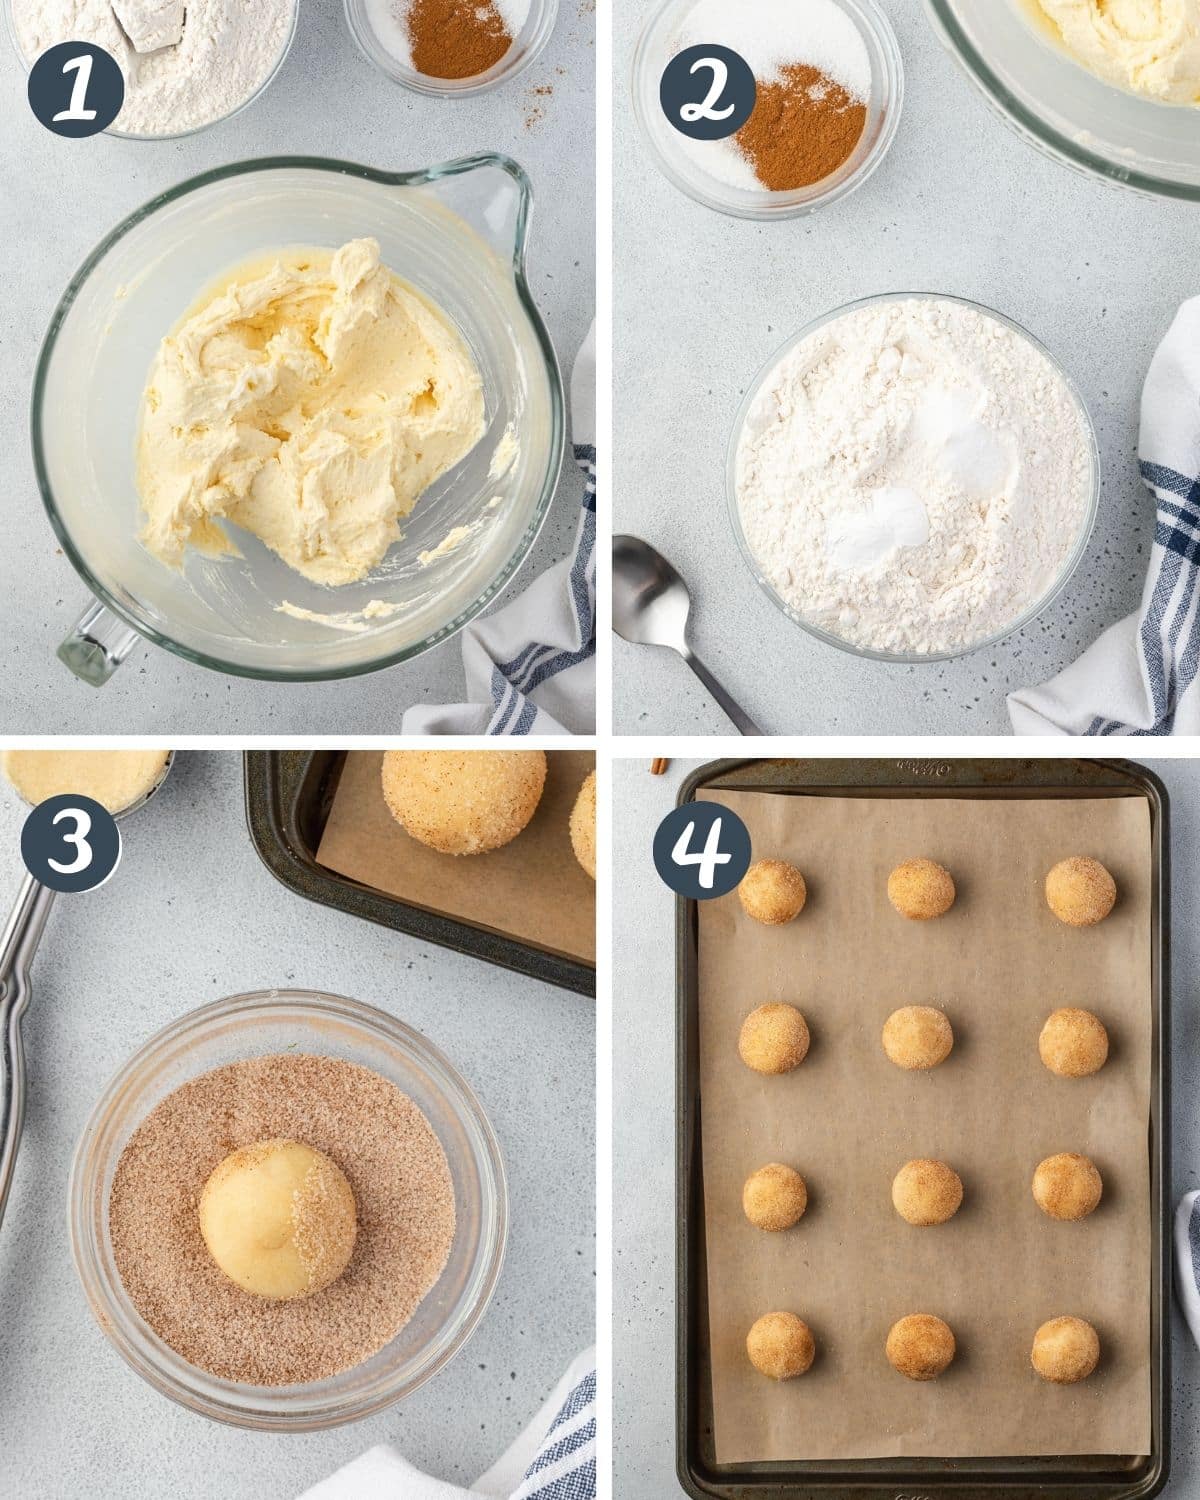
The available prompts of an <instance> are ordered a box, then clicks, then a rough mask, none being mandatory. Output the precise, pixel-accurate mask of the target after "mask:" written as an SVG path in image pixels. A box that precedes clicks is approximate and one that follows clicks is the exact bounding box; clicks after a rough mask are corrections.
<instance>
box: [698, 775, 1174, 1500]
mask: <svg viewBox="0 0 1200 1500" xmlns="http://www.w3.org/2000/svg"><path fill="white" fill-rule="evenodd" d="M701 790H703V791H704V792H705V793H707V794H719V792H720V791H722V790H729V791H734V790H736V791H753V792H767V793H772V792H774V793H778V794H781V795H787V794H788V793H795V794H803V795H805V796H814V795H816V796H820V795H828V796H836V797H875V798H894V797H939V796H942V797H951V798H956V799H960V800H961V799H963V798H964V797H967V798H974V797H979V798H1020V799H1024V800H1028V799H1031V798H1036V797H1039V796H1044V797H1047V798H1055V799H1064V798H1067V799H1069V798H1074V797H1080V798H1097V797H1110V796H1111V797H1139V798H1142V799H1143V800H1145V801H1146V803H1147V805H1148V808H1149V812H1150V825H1151V841H1152V851H1151V863H1152V893H1151V901H1152V963H1151V968H1152V1006H1153V1012H1154V1014H1153V1042H1152V1072H1153V1077H1152V1080H1151V1128H1150V1136H1149V1142H1148V1148H1149V1149H1148V1169H1149V1174H1150V1186H1151V1214H1152V1219H1153V1224H1152V1255H1151V1263H1152V1267H1153V1276H1152V1283H1153V1284H1152V1287H1151V1340H1152V1351H1151V1406H1152V1414H1151V1422H1152V1441H1151V1452H1150V1453H1149V1455H1147V1456H1144V1457H1140V1458H1114V1457H1106V1456H1089V1457H1081V1458H1064V1457H1053V1458H1023V1459H1003V1458H1002V1459H978V1458H973V1459H904V1460H901V1459H894V1458H893V1459H886V1460H881V1459H866V1460H853V1461H844V1462H821V1463H814V1462H794V1461H792V1462H788V1463H745V1464H738V1465H725V1466H721V1465H718V1464H717V1463H716V1462H715V1460H714V1456H713V1439H712V1420H711V1419H712V1409H711V1366H710V1362H709V1350H708V1330H709V1317H708V1306H707V1280H708V1277H707V1263H706V1258H705V1246H704V1196H703V1181H704V1178H703V1152H702V1146H701V1131H700V1106H701V1101H700V1098H699V1057H698V1030H699V1028H698V1008H697V970H698V964H697V933H698V927H697V920H696V909H695V907H694V905H693V904H692V903H687V902H683V901H680V902H679V903H678V949H679V969H678V994H677V1004H678V1056H677V1074H678V1077H677V1086H678V1102H679V1111H678V1118H679V1127H678V1143H677V1144H678V1177H677V1201H678V1245H677V1275H678V1372H677V1374H678V1385H677V1419H678V1430H677V1451H678V1467H679V1474H680V1479H681V1482H682V1483H683V1485H684V1488H685V1489H686V1490H687V1491H688V1492H689V1493H690V1494H692V1495H696V1496H708V1495H715V1496H721V1497H726V1496H728V1497H749V1496H764V1497H765V1496H770V1497H775V1500H784V1497H793V1496H795V1497H799V1496H801V1495H803V1496H805V1497H814V1500H816V1497H824V1496H830V1497H833V1496H837V1497H841V1500H846V1497H851V1496H854V1497H858V1496H862V1497H867V1496H871V1497H878V1496H884V1495H890V1496H893V1497H897V1500H898V1497H900V1496H905V1497H908V1500H918V1497H920V1496H922V1495H925V1494H930V1495H933V1494H936V1495H937V1496H938V1497H939V1500H941V1497H955V1496H963V1497H966V1496H978V1495H980V1494H982V1493H985V1492H986V1493H987V1494H989V1495H993V1496H1004V1497H1016V1496H1022V1497H1024V1496H1029V1497H1032V1496H1034V1495H1039V1496H1043V1497H1044V1496H1046V1495H1047V1494H1050V1493H1053V1494H1054V1495H1061V1496H1064V1497H1069V1500H1083V1497H1085V1496H1087V1497H1088V1500H1108V1497H1113V1500H1115V1497H1132V1496H1150V1495H1152V1494H1155V1493H1157V1491H1158V1490H1159V1489H1160V1488H1161V1487H1162V1485H1163V1484H1164V1483H1165V1482H1166V1475H1167V1458H1168V1454H1167V1449H1168V1443H1169V1431H1170V1424H1169V1417H1168V1392H1169V1389H1170V1383H1169V1378H1168V1358H1169V1348H1168V1334H1169V1321H1168V1316H1167V1304H1166V1295H1167V1288H1168V1287H1169V1273H1168V1259H1167V1257H1168V1254H1169V1243H1170V1236H1169V1225H1168V1222H1167V1217H1168V1213H1169V1206H1168V1204H1167V1202H1166V1188H1167V1184H1168V1182H1169V1175H1168V1163H1169V1150H1168V1141H1167V1121H1168V1120H1169V1110H1168V1090H1169V1043H1168V1030H1169V1004H1168V989H1167V962H1166V942H1167V933H1168V912H1167V900H1168V892H1169V881H1168V808H1167V798H1166V793H1165V791H1164V789H1163V788H1162V786H1161V784H1160V783H1159V782H1158V781H1157V779H1156V778H1155V777H1154V776H1153V775H1152V774H1151V773H1149V772H1147V771H1145V770H1144V769H1143V768H1141V767H1139V766H1135V765H1132V764H1130V763H1127V762H1095V761H1076V760H1052V761H1051V760H1044V761H1032V760H1004V761H983V760H979V761H842V760H822V761H780V760H770V761H725V762H719V763H716V764H714V765H711V766H708V767H705V768H703V769H702V770H700V771H698V772H696V773H695V774H693V776H692V777H690V778H689V780H688V781H687V783H686V784H685V786H684V787H683V789H682V791H681V793H680V801H681V802H687V801H690V800H693V799H694V798H695V797H696V795H697V793H698V792H700V791H701Z"/></svg>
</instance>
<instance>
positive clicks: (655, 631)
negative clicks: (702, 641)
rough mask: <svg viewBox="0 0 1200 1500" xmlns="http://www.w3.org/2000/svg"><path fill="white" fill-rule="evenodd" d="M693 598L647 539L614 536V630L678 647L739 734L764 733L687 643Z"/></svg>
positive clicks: (646, 642)
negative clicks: (735, 726) (645, 540)
mask: <svg viewBox="0 0 1200 1500" xmlns="http://www.w3.org/2000/svg"><path fill="white" fill-rule="evenodd" d="M691 608H692V598H691V595H690V594H689V593H688V587H687V584H686V583H684V581H683V579H682V578H681V577H680V576H679V574H678V573H677V572H676V571H675V569H674V568H673V567H672V566H671V564H670V563H669V562H668V561H667V559H666V558H665V557H664V556H663V555H662V553H661V552H657V551H655V549H654V548H653V547H652V546H651V545H650V543H649V542H643V541H642V539H641V538H640V537H636V536H615V537H613V572H612V616H613V629H614V630H615V631H616V632H617V634H618V635H619V636H620V637H621V638H622V639H623V640H626V641H631V642H632V643H633V644H634V645H635V646H666V647H667V648H668V649H669V650H671V651H677V652H678V653H679V655H680V656H682V657H683V659H684V661H685V662H687V664H688V666H689V667H691V669H692V671H693V672H695V674H696V676H697V677H698V678H699V679H700V681H701V682H702V683H703V684H704V686H705V687H706V688H707V689H708V691H709V692H710V693H711V694H712V696H713V697H714V698H715V699H716V700H717V702H718V703H719V704H720V705H721V707H722V708H723V709H724V710H725V712H726V713H727V714H728V715H729V717H730V718H731V719H732V720H733V722H734V723H735V724H736V725H737V727H738V731H739V732H740V733H741V734H757V735H761V734H762V733H763V731H762V730H761V729H760V728H759V727H758V725H757V724H756V723H755V722H754V720H753V719H752V718H751V717H750V715H749V714H748V713H746V712H745V711H744V710H743V709H741V708H740V707H739V706H738V705H737V704H736V703H735V702H734V701H733V699H732V698H731V697H730V696H729V694H728V693H727V692H726V691H725V689H724V688H723V687H722V686H721V684H720V683H719V682H718V681H717V679H716V678H715V677H714V676H713V675H712V673H711V672H710V671H709V670H708V668H707V667H706V666H705V665H704V663H703V662H702V661H701V660H700V658H699V657H698V656H696V654H695V653H694V652H693V651H692V648H691V646H690V645H689V644H688V638H687V626H688V615H689V614H690V612H691Z"/></svg>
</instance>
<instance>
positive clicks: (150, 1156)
mask: <svg viewBox="0 0 1200 1500" xmlns="http://www.w3.org/2000/svg"><path fill="white" fill-rule="evenodd" d="M277 1136H283V1137H288V1138H290V1139H293V1140H298V1141H303V1142H304V1143H305V1144H306V1145H309V1146H313V1147H315V1148H316V1149H317V1150H318V1151H323V1152H325V1153H326V1155H328V1156H330V1157H331V1158H332V1159H333V1160H334V1161H335V1162H336V1163H337V1164H338V1166H339V1167H341V1169H342V1171H343V1172H344V1173H345V1174H346V1176H347V1178H348V1179H349V1182H350V1186H351V1188H352V1189H353V1191H354V1197H355V1200H356V1203H357V1205H358V1238H357V1241H356V1242H355V1247H354V1255H353V1257H352V1259H351V1261H350V1264H349V1266H348V1267H347V1268H346V1270H345V1272H344V1273H343V1275H342V1276H341V1277H340V1278H339V1280H337V1281H336V1282H334V1284H333V1285H332V1286H330V1287H327V1288H326V1289H325V1290H324V1291H322V1292H318V1293H316V1294H315V1295H313V1296H311V1297H304V1298H301V1299H299V1300H298V1301H295V1302H271V1301H267V1300H266V1299H263V1298H259V1297H255V1296H253V1295H251V1294H250V1293H248V1292H244V1291H242V1290H241V1289H240V1288H239V1287H237V1286H235V1285H234V1283H233V1282H232V1281H230V1280H228V1278H227V1277H226V1276H224V1274H223V1273H222V1272H221V1271H219V1270H218V1269H217V1267H216V1265H215V1264H214V1262H213V1260H212V1259H211V1257H210V1256H209V1253H208V1250H207V1248H206V1246H205V1244H204V1240H203V1239H202V1237H201V1234H200V1224H199V1218H198V1213H197V1206H198V1204H199V1201H200V1194H201V1191H202V1190H203V1187H204V1184H205V1182H206V1181H207V1180H208V1177H209V1174H210V1173H211V1172H212V1171H213V1169H214V1168H215V1167H216V1166H217V1165H218V1163H220V1162H221V1161H222V1160H223V1159H224V1158H225V1157H226V1156H227V1155H228V1154H229V1153H230V1152H231V1151H234V1150H237V1149H238V1148H240V1147H245V1146H250V1145H253V1144H254V1143H255V1142H256V1141H262V1140H268V1139H271V1138H272V1137H277ZM454 1229H455V1219H454V1187H453V1183H452V1181H451V1177H450V1169H449V1166H448V1164H447V1161H446V1155H445V1152H444V1151H443V1150H442V1146H441V1143H440V1141H439V1140H438V1138H437V1136H436V1135H435V1134H434V1131H433V1128H432V1127H431V1126H430V1124H429V1121H428V1120H427V1119H426V1118H425V1116H424V1115H423V1114H422V1112H421V1111H420V1109H418V1108H417V1106H416V1104H414V1103H413V1101H412V1100H411V1099H410V1098H408V1097H407V1095H405V1094H402V1093H401V1092H400V1090H399V1089H398V1088H396V1087H395V1085H394V1084H392V1083H389V1082H388V1080H387V1079H386V1078H383V1077H381V1076H380V1075H379V1074H378V1073H373V1072H371V1071H370V1069H368V1068H362V1067H359V1066H357V1065H356V1064H354V1063H349V1062H345V1061H343V1060H342V1059H340V1058H333V1057H317V1056H310V1055H306V1054H303V1053H296V1054H277V1055H273V1056H268V1057H255V1058H248V1059H246V1060H245V1061H243V1062H238V1063H232V1064H230V1065H229V1066H227V1067H223V1068H216V1069H214V1070H213V1071H212V1072H209V1073H203V1074H201V1075H200V1077H198V1078H194V1079H192V1080H191V1081H190V1082H188V1083H185V1084H183V1085H182V1087H180V1088H178V1089H176V1090H175V1092H174V1093H172V1094H169V1095H168V1096H167V1097H166V1098H165V1099H163V1100H162V1101H161V1102H160V1103H159V1104H157V1105H156V1106H155V1108H154V1109H153V1110H151V1112H150V1113H149V1114H148V1115H147V1116H146V1118H145V1120H143V1122H142V1123H141V1125H139V1126H138V1128H137V1130H136V1131H135V1132H134V1133H133V1135H132V1136H131V1137H130V1140H129V1144H128V1145H127V1146H126V1147H125V1150H124V1151H123V1152H122V1153H121V1159H120V1161H119V1162H118V1163H117V1170H116V1174H115V1176H114V1178H113V1185H112V1193H111V1196H110V1199H109V1231H110V1235H111V1238H112V1247H113V1254H114V1256H115V1259H116V1264H117V1270H118V1271H119V1273H120V1276H121V1280H122V1282H123V1283H124V1285H125V1290H126V1291H127V1292H128V1294H129V1296H130V1298H131V1299H132V1301H133V1304H134V1306H135V1307H136V1308H137V1310H138V1312H140V1313H141V1315H142V1317H143V1318H145V1320H146V1322H147V1323H149V1325H150V1326H151V1328H153V1329H154V1331H155V1332H156V1333H157V1334H158V1336H159V1337H160V1338H162V1339H163V1340H164V1341H165V1342H166V1343H168V1344H169V1345H170V1346H171V1348H172V1349H174V1350H175V1351H176V1353H178V1354H180V1355H182V1356H183V1358H184V1359H186V1360H188V1361H189V1362H190V1363H191V1364H194V1365H198V1366H199V1367H200V1368H201V1369H204V1370H207V1371H209V1372H210V1373H211V1374H213V1375H217V1376H221V1377H223V1378H224V1379H226V1380H236V1381H241V1382H245V1383H247V1384H251V1385H266V1386H280V1385H298V1384H301V1383H303V1382H306V1381H310V1380H321V1379H324V1378H326V1377H328V1376H330V1375H334V1374H336V1373H337V1372H338V1371H340V1370H346V1369H349V1368H351V1367H352V1366H354V1365H357V1364H361V1363H362V1362H363V1361H364V1360H366V1359H369V1358H370V1357H371V1355H373V1354H375V1353H377V1352H378V1351H379V1350H380V1349H382V1348H383V1347H384V1345H385V1344H387V1343H388V1342H389V1341H390V1340H391V1339H392V1338H393V1337H394V1336H395V1335H396V1334H397V1333H398V1332H399V1330H400V1329H401V1328H403V1327H404V1325H405V1324H406V1323H407V1322H408V1321H409V1319H410V1318H411V1317H412V1315H413V1313H414V1311H415V1310H416V1308H417V1305H418V1304H419V1303H420V1301H421V1299H422V1298H423V1297H424V1296H425V1295H426V1293H427V1292H428V1291H429V1290H430V1288H431V1287H432V1286H433V1285H434V1283H435V1282H436V1281H437V1279H438V1277H439V1276H440V1275H441V1272H442V1268H443V1267H444V1266H445V1264H446V1259H447V1257H448V1255H449V1253H450V1246H451V1242H452V1241H453V1239H454Z"/></svg>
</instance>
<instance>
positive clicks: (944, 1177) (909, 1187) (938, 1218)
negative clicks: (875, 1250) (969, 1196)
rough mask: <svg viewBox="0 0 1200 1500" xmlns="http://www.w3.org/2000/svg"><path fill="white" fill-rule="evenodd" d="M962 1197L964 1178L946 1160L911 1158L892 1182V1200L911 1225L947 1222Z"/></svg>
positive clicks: (959, 1204) (958, 1205) (952, 1215)
mask: <svg viewBox="0 0 1200 1500" xmlns="http://www.w3.org/2000/svg"><path fill="white" fill-rule="evenodd" d="M962 1200H963V1185H962V1179H961V1178H960V1177H959V1175H958V1173H957V1172H956V1171H955V1170H954V1169H953V1168H952V1167H948V1166H947V1165H946V1163H945V1162H944V1161H910V1162H908V1163H906V1164H905V1165H904V1166H903V1167H901V1168H900V1170H899V1171H898V1172H897V1173H896V1176H895V1179H894V1180H893V1182H892V1203H893V1204H894V1205H895V1208H896V1212H897V1213H898V1214H899V1215H900V1217H901V1218H902V1219H905V1220H907V1222H908V1223H909V1224H919V1225H922V1226H927V1225H930V1224H945V1223H946V1221H947V1220H948V1219H952V1218H953V1217H954V1215H955V1214H956V1213H957V1212H958V1210H959V1207H960V1206H961V1204H962Z"/></svg>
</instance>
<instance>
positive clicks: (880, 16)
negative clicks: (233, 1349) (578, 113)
mask: <svg viewBox="0 0 1200 1500" xmlns="http://www.w3.org/2000/svg"><path fill="white" fill-rule="evenodd" d="M695 3H696V0H661V3H660V4H659V6H658V8H657V9H656V10H653V11H651V12H650V15H649V17H648V19H647V21H646V24H645V26H644V28H643V30H642V34H641V36H640V37H639V38H638V44H637V48H636V50H635V52H634V57H633V109H634V114H635V116H636V117H637V121H638V124H639V125H640V126H641V129H642V134H643V136H644V137H645V140H646V143H647V145H648V146H649V147H650V151H651V154H652V155H653V157H654V160H655V163H656V164H657V166H658V168H659V170H660V171H661V172H662V173H663V175H664V176H665V177H666V178H667V180H668V181H669V182H673V183H674V184H675V186H676V187H677V188H679V189H680V190H681V191H682V192H685V193H686V194H687V195H688V197H689V198H694V199H695V200H696V202H697V203H703V204H704V206H705V207H706V208H712V209H716V210H717V212H718V213H723V214H731V215H732V216H733V217H734V218H739V219H764V220H769V219H793V218H796V217H798V216H799V215H801V214H807V213H812V212H813V210H815V209H818V208H823V207H824V206H825V205H826V204H828V203H835V202H836V201H837V200H838V199H839V198H844V197H845V196H846V195H847V194H848V193H851V192H853V191H854V189H855V188H857V187H861V186H862V184H863V183H864V182H866V180H867V178H868V177H870V175H871V174H872V172H874V170H875V168H876V167H877V166H878V165H879V164H880V162H881V161H882V160H883V158H884V157H885V156H886V155H887V152H888V148H889V147H890V146H891V144H892V141H893V140H894V139H895V137H896V131H897V129H898V128H899V125H900V114H901V111H902V109H903V104H904V63H903V60H902V58H901V55H900V47H899V44H898V43H897V41H896V33H895V32H894V31H893V30H892V25H891V22H890V21H889V20H888V18H887V17H886V16H885V15H884V13H883V11H882V10H880V8H879V6H878V5H877V4H876V0H837V4H838V5H839V6H840V7H841V9H842V10H843V11H845V13H846V14H847V15H848V16H849V17H850V19H851V20H852V21H853V22H854V24H855V25H856V26H857V28H858V30H859V32H860V34H861V35H862V39H863V42H864V43H865V44H866V48H867V52H868V55H869V56H870V59H871V98H870V100H869V101H868V106H867V124H866V128H865V129H864V130H863V134H862V139H861V140H860V141H859V143H858V145H857V146H856V147H855V148H854V151H853V153H852V154H851V156H850V157H849V158H848V159H847V160H846V161H845V162H844V163H843V164H842V166H841V167H840V168H839V169H838V170H837V171H836V172H835V173H834V174H833V175H832V176H831V177H826V178H825V179H824V180H823V181H821V182H817V183H813V185H812V186H811V187H806V188H797V189H796V190H795V191H794V192H788V193H772V192H768V191H767V189H766V188H763V190H762V191H761V192H749V191H747V190H746V189H745V188H740V187H734V186H732V185H731V184H729V183H726V182H722V181H721V180H720V179H719V178H718V177H714V176H713V175H712V174H711V173H710V172H707V171H705V169H704V166H703V164H702V158H701V157H700V156H699V155H698V154H697V151H696V147H697V145H698V144H701V143H697V142H693V141H689V140H688V139H687V137H686V136H683V135H681V134H680V133H679V131H678V130H675V129H674V128H673V127H672V126H671V125H669V124H668V123H667V118H666V116H665V115H664V114H663V110H662V105H661V103H660V101H659V84H660V82H661V79H662V75H663V69H664V68H665V67H666V65H667V63H668V62H669V61H670V60H671V58H672V57H673V56H674V55H675V52H676V51H677V50H678V48H677V47H676V44H675V39H676V37H677V36H678V35H679V30H680V27H681V26H682V24H683V22H684V20H685V18H686V17H687V14H688V12H689V11H690V10H691V9H692V8H693V6H694V5H695Z"/></svg>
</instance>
